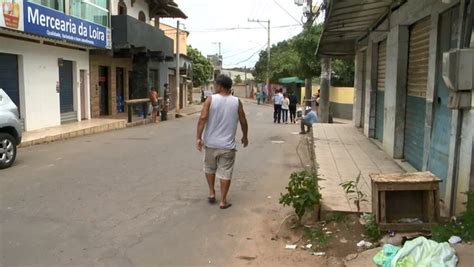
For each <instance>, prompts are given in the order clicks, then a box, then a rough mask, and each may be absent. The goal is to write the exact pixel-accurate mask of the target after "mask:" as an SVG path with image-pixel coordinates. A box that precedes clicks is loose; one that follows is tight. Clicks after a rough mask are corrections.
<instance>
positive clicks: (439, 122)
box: [428, 5, 459, 196]
mask: <svg viewBox="0 0 474 267" xmlns="http://www.w3.org/2000/svg"><path fill="white" fill-rule="evenodd" d="M458 18H459V5H457V6H455V7H454V8H451V9H449V10H448V11H446V12H444V13H442V14H441V16H440V20H439V23H440V25H439V26H440V28H439V33H438V34H439V35H438V51H437V54H438V55H437V59H436V60H437V72H436V80H435V82H436V86H435V94H434V96H435V98H434V101H433V126H432V128H431V142H430V154H429V157H428V170H429V171H431V172H432V173H433V174H434V175H436V176H437V177H439V178H440V179H441V183H440V195H441V196H444V195H445V192H446V181H447V180H448V179H450V178H448V166H449V144H450V137H451V110H450V109H449V108H448V96H449V90H448V88H447V87H446V83H445V82H444V81H443V77H442V70H443V68H442V66H443V53H444V52H447V51H449V50H451V49H453V48H456V47H457V41H458V40H457V33H458V30H459V23H456V22H457V20H458Z"/></svg>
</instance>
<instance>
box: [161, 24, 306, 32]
mask: <svg viewBox="0 0 474 267" xmlns="http://www.w3.org/2000/svg"><path fill="white" fill-rule="evenodd" d="M296 26H301V24H291V25H279V26H273V27H270V28H271V29H282V28H291V27H296ZM261 29H262V28H260V27H240V26H237V27H229V28H208V29H187V31H189V32H193V33H196V32H220V31H236V30H261ZM164 31H171V30H164ZM173 31H175V30H173Z"/></svg>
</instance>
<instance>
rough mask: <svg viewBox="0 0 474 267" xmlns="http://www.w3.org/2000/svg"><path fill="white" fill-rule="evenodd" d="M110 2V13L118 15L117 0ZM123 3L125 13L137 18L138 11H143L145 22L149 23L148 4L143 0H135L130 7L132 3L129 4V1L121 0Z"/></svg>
mask: <svg viewBox="0 0 474 267" xmlns="http://www.w3.org/2000/svg"><path fill="white" fill-rule="evenodd" d="M110 2H111V3H110V4H111V7H110V11H111V15H112V16H113V15H118V3H119V1H118V0H112V1H110ZM123 2H124V4H125V5H126V6H127V15H129V16H130V17H133V18H135V19H138V14H139V13H140V11H143V13H145V17H146V21H145V22H146V23H150V16H149V14H150V13H149V8H148V4H147V3H146V1H145V0H135V3H134V4H133V7H132V4H131V1H126V0H124V1H123Z"/></svg>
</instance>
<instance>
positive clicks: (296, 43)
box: [253, 25, 322, 82]
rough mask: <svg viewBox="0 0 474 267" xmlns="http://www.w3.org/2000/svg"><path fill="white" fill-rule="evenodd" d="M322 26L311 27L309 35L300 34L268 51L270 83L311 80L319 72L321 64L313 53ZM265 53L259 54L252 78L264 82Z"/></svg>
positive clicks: (265, 70) (265, 68) (266, 58)
mask: <svg viewBox="0 0 474 267" xmlns="http://www.w3.org/2000/svg"><path fill="white" fill-rule="evenodd" d="M321 30H322V26H320V25H316V26H313V27H311V28H310V29H309V30H308V31H309V34H306V33H305V32H301V33H300V34H298V35H296V36H295V37H293V38H291V39H289V40H285V41H282V42H279V43H278V44H276V45H273V46H272V47H271V49H270V53H271V61H270V81H271V82H278V79H280V78H284V77H290V76H298V77H300V78H312V77H314V76H318V75H319V73H320V72H321V64H320V62H319V60H318V59H317V58H316V56H315V55H314V53H315V52H316V48H317V46H318V42H319V37H320V35H321ZM267 61H268V57H267V51H261V52H260V58H259V60H258V62H257V63H256V64H255V68H254V72H253V74H254V77H255V78H256V79H257V80H258V81H265V79H266V73H267Z"/></svg>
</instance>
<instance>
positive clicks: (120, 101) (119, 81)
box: [115, 68, 125, 113]
mask: <svg viewBox="0 0 474 267" xmlns="http://www.w3.org/2000/svg"><path fill="white" fill-rule="evenodd" d="M115 79H116V81H115V82H116V86H117V87H116V97H117V113H122V112H125V108H124V101H125V99H124V98H125V88H124V70H123V68H117V69H116V71H115Z"/></svg>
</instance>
